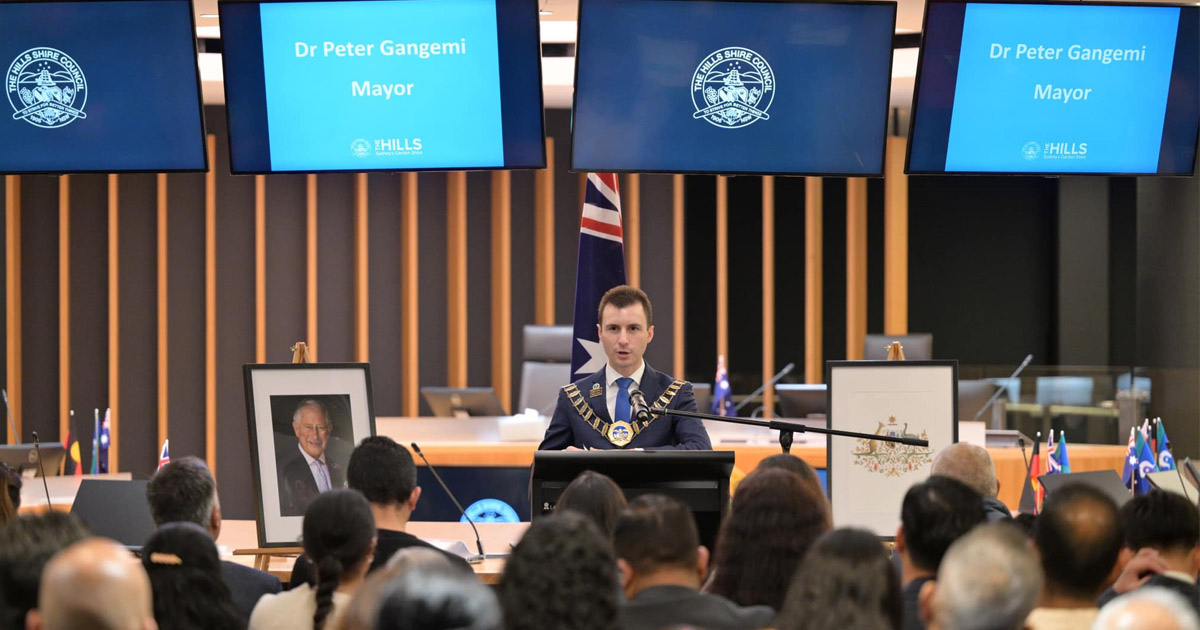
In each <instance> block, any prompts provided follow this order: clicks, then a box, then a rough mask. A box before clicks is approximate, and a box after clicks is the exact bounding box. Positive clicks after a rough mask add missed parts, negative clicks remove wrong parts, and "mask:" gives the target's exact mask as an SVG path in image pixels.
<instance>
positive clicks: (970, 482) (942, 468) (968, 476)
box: [929, 442, 1012, 521]
mask: <svg viewBox="0 0 1200 630" xmlns="http://www.w3.org/2000/svg"><path fill="white" fill-rule="evenodd" d="M929 474H931V475H941V476H943V477H949V478H951V479H957V480H958V481H961V482H962V483H964V484H966V485H967V486H969V487H970V488H971V489H972V490H974V491H975V492H977V493H979V496H981V497H983V509H984V511H985V512H987V518H988V520H989V521H995V520H1000V519H1004V518H1012V512H1009V511H1008V506H1006V505H1004V504H1003V503H1001V502H1000V499H998V498H997V497H998V496H1000V480H999V479H998V478H997V477H996V465H995V464H994V463H992V456H991V455H989V454H988V452H987V449H986V448H983V447H981V446H976V445H974V444H967V443H966V442H958V443H956V444H951V445H950V446H947V447H946V448H944V449H942V451H941V452H940V453H938V454H937V457H934V458H933V468H932V469H930V471H929Z"/></svg>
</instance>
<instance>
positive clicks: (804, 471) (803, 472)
mask: <svg viewBox="0 0 1200 630" xmlns="http://www.w3.org/2000/svg"><path fill="white" fill-rule="evenodd" d="M767 468H782V469H784V470H786V471H788V472H792V473H795V474H797V475H799V476H800V480H801V481H803V482H804V483H807V484H809V485H811V486H813V487H815V488H816V489H817V490H821V491H822V492H824V491H823V490H822V489H821V478H820V477H819V476H817V471H816V469H814V468H813V467H812V466H809V465H808V462H806V461H804V460H803V459H800V458H799V457H796V456H795V455H792V454H791V453H776V454H774V455H772V456H770V457H766V458H764V459H763V460H762V461H761V462H758V468H755V470H766V469H767Z"/></svg>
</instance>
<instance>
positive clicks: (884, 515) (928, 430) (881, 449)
mask: <svg viewBox="0 0 1200 630" xmlns="http://www.w3.org/2000/svg"><path fill="white" fill-rule="evenodd" d="M825 382H826V383H828V385H829V391H828V396H829V402H828V405H829V406H828V410H829V412H828V413H829V428H831V429H838V430H841V431H856V432H859V433H866V434H869V435H882V436H893V437H913V438H920V439H924V440H929V446H928V447H921V446H910V445H906V444H901V443H899V442H885V441H882V440H871V439H865V438H864V439H854V438H848V437H840V436H829V438H828V441H827V445H826V452H827V454H828V463H827V464H826V466H827V468H826V473H827V475H828V476H827V487H828V489H829V504H830V508H831V510H832V513H833V524H834V526H835V527H848V526H849V527H862V528H864V529H867V530H870V531H872V532H874V533H875V534H876V535H877V536H880V537H883V538H889V539H890V538H892V537H894V536H895V534H896V528H897V527H898V526H899V525H900V507H901V504H902V503H903V501H904V493H905V492H907V491H908V489H909V487H911V486H912V485H913V484H915V483H919V482H921V481H923V480H925V478H926V477H928V476H929V469H930V467H931V465H932V464H933V456H934V455H935V454H936V453H937V452H938V450H940V449H942V448H945V447H946V446H949V445H950V444H953V443H954V442H956V441H957V440H958V362H957V361H829V362H827V363H826V365H825Z"/></svg>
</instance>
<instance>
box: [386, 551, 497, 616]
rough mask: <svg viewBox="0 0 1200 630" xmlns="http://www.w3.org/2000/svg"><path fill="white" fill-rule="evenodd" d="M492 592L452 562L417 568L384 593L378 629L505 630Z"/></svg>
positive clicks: (400, 578)
mask: <svg viewBox="0 0 1200 630" xmlns="http://www.w3.org/2000/svg"><path fill="white" fill-rule="evenodd" d="M503 628H504V624H503V616H502V615H501V614H500V603H499V602H498V601H496V594H495V593H494V592H492V589H491V588H490V587H488V586H486V585H484V584H483V583H481V582H480V581H479V579H478V578H476V577H475V576H474V575H465V574H463V572H462V571H457V570H455V569H454V567H452V566H450V564H449V563H447V564H446V566H444V567H428V566H424V567H422V566H417V567H413V568H410V569H409V570H407V571H405V572H403V573H401V574H400V575H398V576H396V577H395V578H394V579H392V580H391V581H390V582H389V583H388V585H387V587H386V588H385V590H384V593H383V597H382V598H381V601H380V604H379V613H378V615H377V616H376V622H375V629H374V630H503Z"/></svg>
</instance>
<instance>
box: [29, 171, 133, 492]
mask: <svg viewBox="0 0 1200 630" xmlns="http://www.w3.org/2000/svg"><path fill="white" fill-rule="evenodd" d="M39 179H42V178H39ZM47 179H49V178H47ZM27 183H28V184H32V183H33V182H32V179H30V180H27ZM39 185H42V186H45V188H44V190H45V193H46V194H47V195H52V194H53V193H52V192H50V191H53V190H56V189H57V187H58V186H57V184H56V183H55V182H53V180H52V179H50V180H49V181H48V182H46V183H44V184H42V183H40V182H39ZM70 185H71V209H70V213H71V235H70V241H71V261H70V264H71V313H70V317H71V339H70V352H71V364H70V373H71V408H73V409H74V410H75V422H76V423H77V428H78V429H79V437H80V439H79V446H80V449H81V451H84V453H81V454H82V456H83V464H84V467H85V468H84V470H85V471H86V470H90V469H91V465H92V437H93V429H94V427H95V415H96V414H95V411H96V409H99V410H100V415H101V419H103V414H104V409H105V407H108V406H109V402H110V396H109V394H110V392H109V369H110V365H109V358H108V341H109V317H110V315H109V273H108V245H109V239H108V195H109V182H108V177H107V176H105V175H72V176H71V184H70ZM24 192H25V193H26V194H30V193H34V194H38V193H36V192H35V191H33V190H30V189H29V188H28V187H26V190H25V191H24ZM39 196H40V195H39ZM51 198H52V197H51ZM47 214H49V213H47ZM25 218H26V220H32V219H33V217H32V216H30V215H28V214H27V215H26V217H25ZM26 227H28V224H27V225H26ZM38 231H39V232H40V230H38ZM27 244H28V245H30V246H32V245H33V243H27ZM47 245H48V246H47V248H46V250H47V251H53V250H52V249H51V247H52V246H49V244H47ZM48 268H51V269H52V268H53V267H51V266H48ZM30 269H32V267H27V268H26V278H27V279H32V278H31V277H30V276H29V270H30ZM35 295H36V293H35V292H33V291H31V290H30V289H28V288H27V289H26V290H25V297H26V298H33V297H34V296H35ZM28 305H29V304H28V302H26V306H27V307H28ZM43 312H53V311H43ZM26 313H27V314H28V313H30V311H29V310H26ZM25 322H26V331H25V335H26V339H45V338H46V337H44V336H43V335H41V334H39V333H38V331H36V330H35V329H34V328H33V327H32V326H33V323H32V321H31V320H29V319H26V320H25ZM48 347H53V346H48ZM26 360H27V361H28V357H27V359H26ZM26 365H27V367H26V372H25V378H26V388H25V389H26V393H27V394H30V393H31V388H30V386H29V384H30V381H31V380H32V379H33V378H37V379H38V380H41V378H42V377H40V376H37V374H38V372H37V371H32V370H29V369H28V363H27V364H26ZM55 367H57V366H55ZM54 372H55V373H57V369H55V370H54ZM55 380H57V379H55ZM55 386H57V383H55ZM53 391H54V390H49V391H47V394H49V395H50V396H53V394H50V392H53ZM39 397H40V396H39ZM48 398H49V396H48ZM32 411H33V408H32V406H26V413H32ZM39 415H41V414H39ZM57 424H58V423H57V422H55V425H56V426H57ZM110 455H111V454H110Z"/></svg>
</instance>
